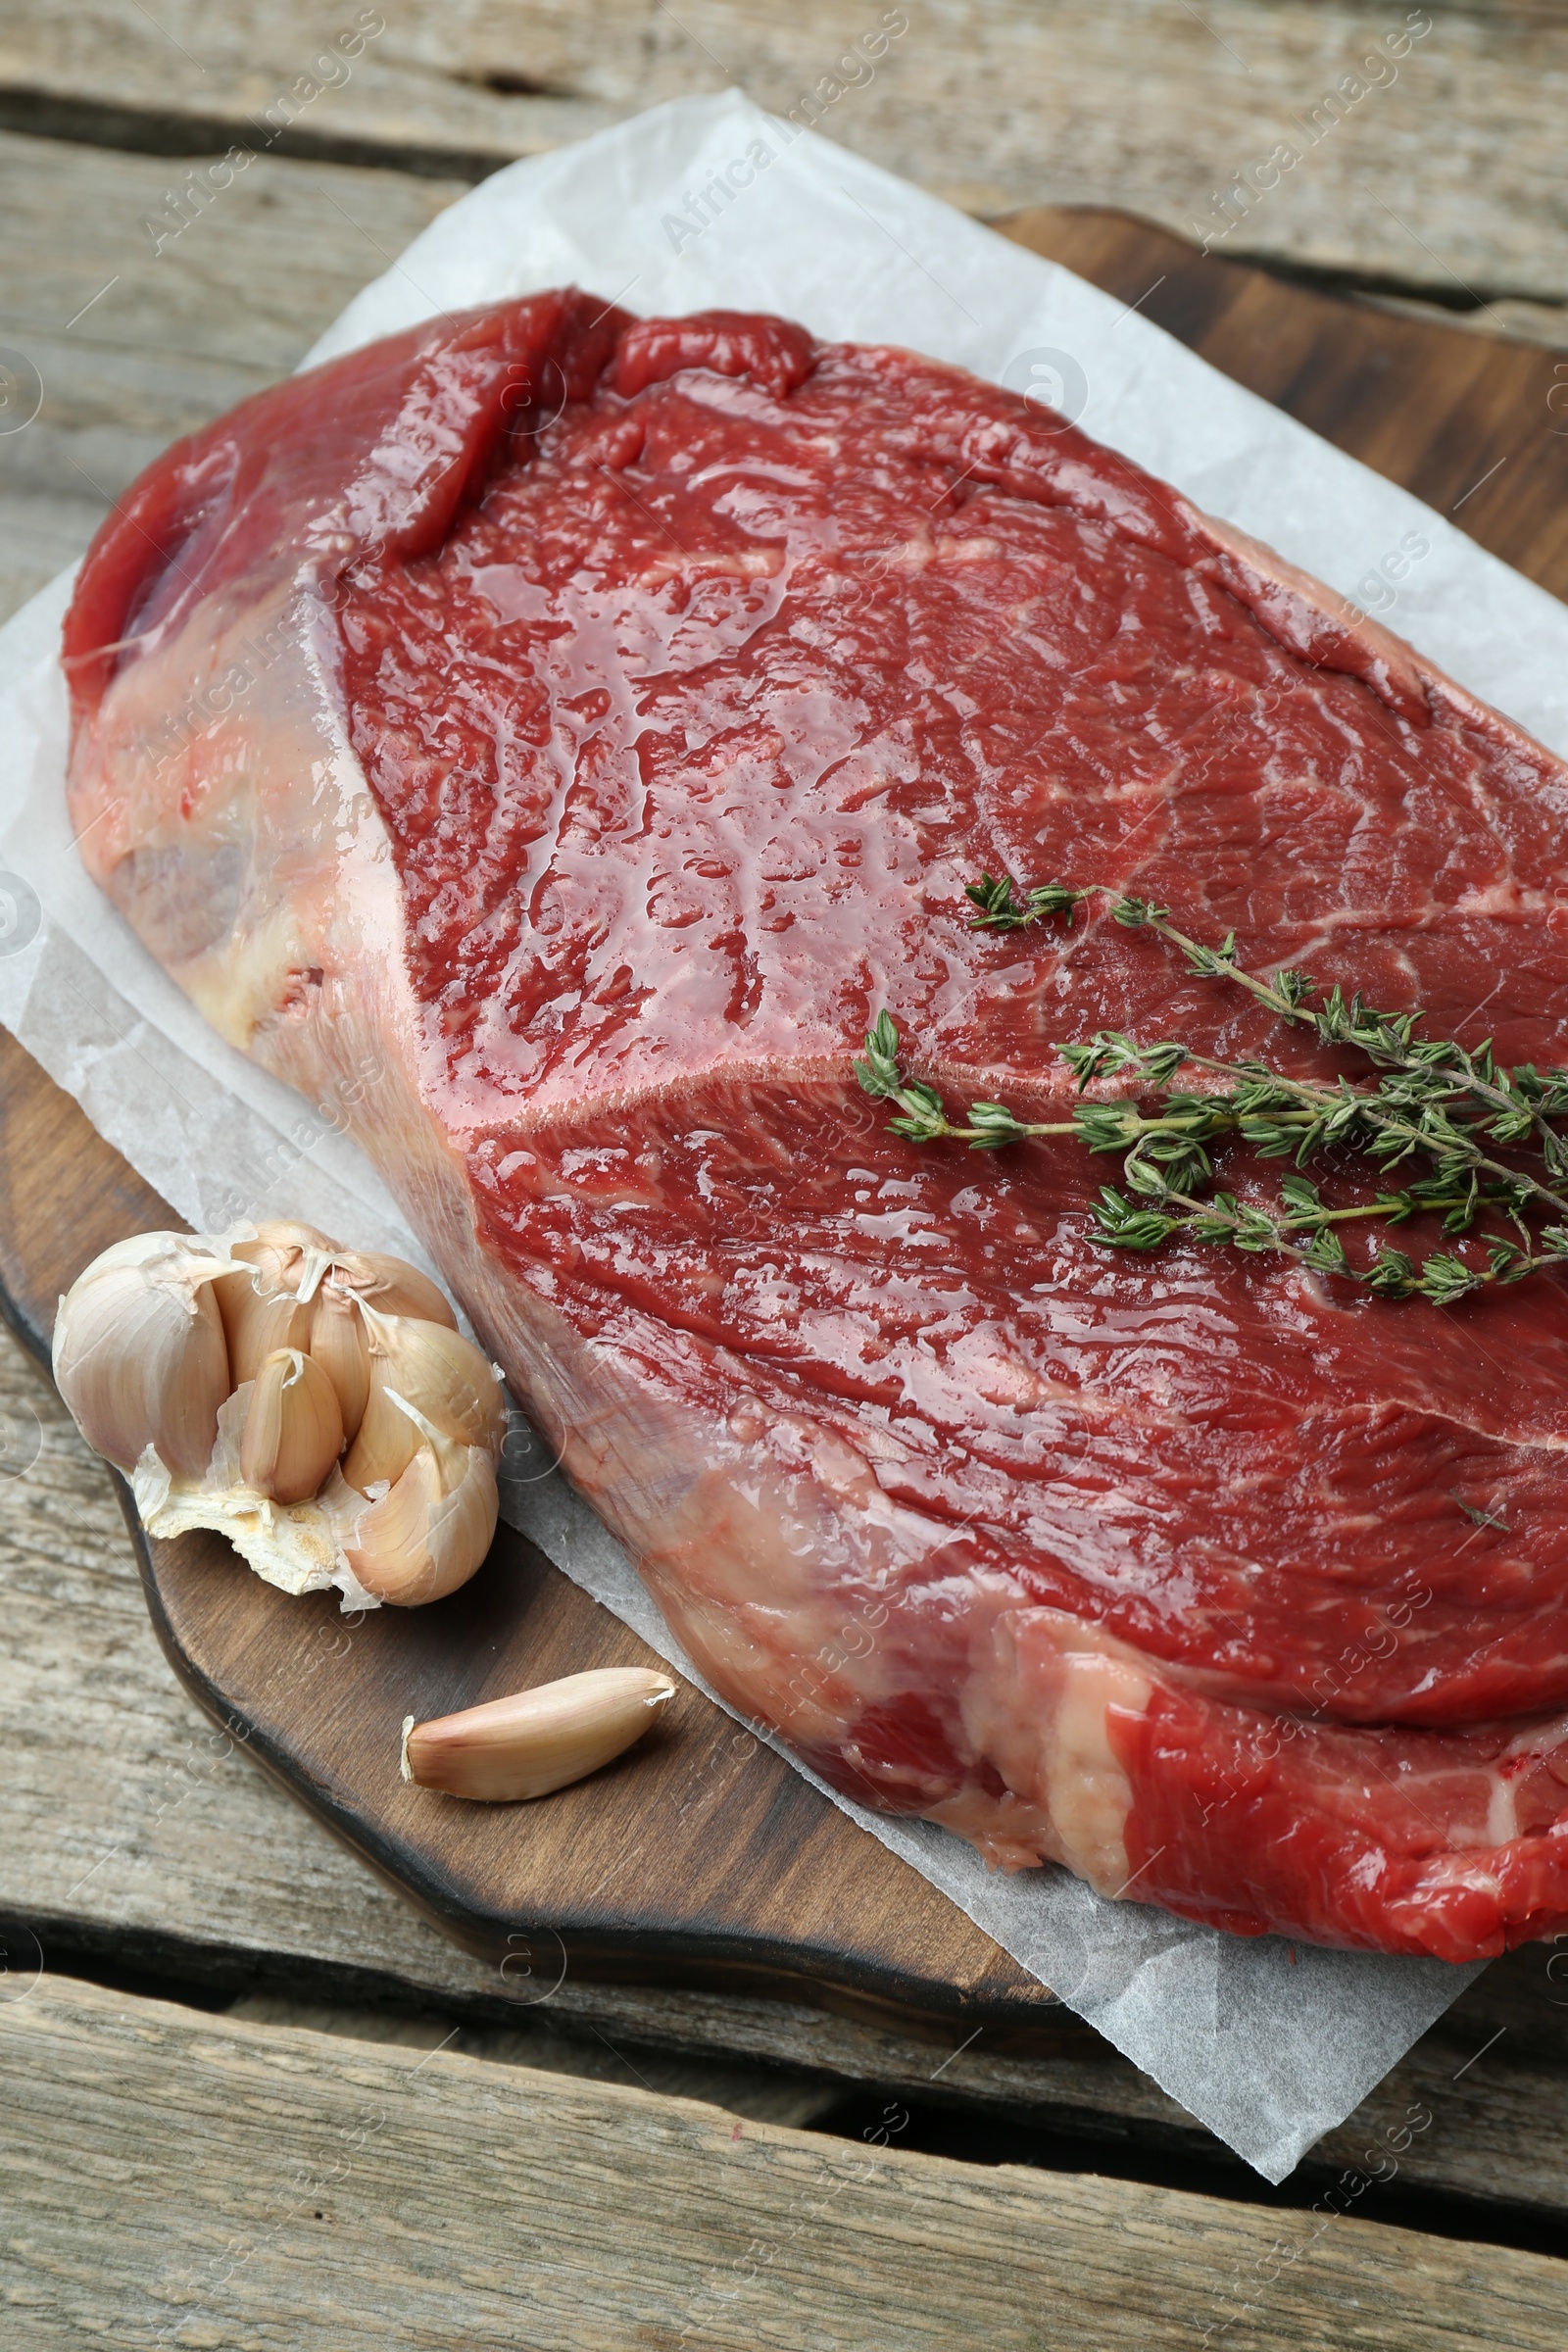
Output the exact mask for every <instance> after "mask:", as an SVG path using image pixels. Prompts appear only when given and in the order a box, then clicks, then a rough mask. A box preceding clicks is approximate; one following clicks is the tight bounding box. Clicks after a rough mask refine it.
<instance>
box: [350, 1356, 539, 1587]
mask: <svg viewBox="0 0 1568 2352" xmlns="http://www.w3.org/2000/svg"><path fill="white" fill-rule="evenodd" d="M371 1399H372V1407H373V1400H374V1391H373V1389H372V1391H371ZM367 1418H368V1415H367ZM410 1426H411V1427H413V1424H412V1423H411V1424H410ZM345 1476H347V1472H346V1471H345ZM349 1483H350V1485H351V1486H352V1485H353V1484H354V1483H355V1482H354V1481H353V1480H352V1479H350V1481H349ZM500 1507H501V1498H500V1496H499V1495H498V1494H497V1492H496V1474H495V1467H494V1465H493V1463H492V1462H491V1459H490V1456H489V1455H488V1454H487V1453H486V1452H485V1451H484V1450H483V1448H482V1447H480V1446H446V1445H444V1444H442V1445H441V1446H439V1453H438V1448H437V1446H433V1445H431V1444H430V1443H429V1442H428V1441H427V1442H425V1443H424V1444H422V1445H420V1446H419V1448H418V1451H417V1453H416V1454H415V1456H414V1459H413V1460H412V1461H411V1462H410V1463H409V1465H408V1468H407V1469H406V1470H405V1471H404V1472H403V1474H402V1476H401V1477H400V1478H399V1479H398V1480H397V1481H396V1483H395V1484H394V1486H393V1487H392V1490H391V1492H390V1494H388V1495H383V1496H382V1498H381V1500H380V1501H379V1502H373V1503H371V1504H370V1506H369V1507H368V1510H365V1511H362V1512H361V1513H360V1515H359V1518H358V1520H357V1521H356V1522H355V1526H354V1529H353V1533H352V1534H351V1536H350V1537H349V1538H348V1540H347V1541H346V1542H345V1544H344V1546H343V1550H344V1556H345V1557H346V1559H347V1560H348V1563H349V1566H350V1567H351V1568H352V1569H353V1571H354V1573H355V1575H356V1576H357V1577H358V1578H359V1580H360V1582H361V1584H362V1585H363V1586H364V1587H365V1589H366V1591H367V1592H368V1593H374V1595H375V1597H376V1599H377V1600H386V1601H391V1602H393V1603H394V1605H395V1606H397V1607H399V1608H416V1607H417V1606H418V1605H419V1604H420V1603H421V1602H423V1601H427V1600H440V1599H441V1598H442V1596H443V1594H445V1593H455V1592H456V1591H457V1589H458V1587H459V1585H465V1584H466V1583H467V1581H468V1579H469V1577H470V1576H471V1575H472V1574H473V1572H474V1570H475V1569H476V1568H477V1567H478V1565H479V1563H480V1561H481V1560H482V1559H483V1558H484V1556H485V1553H486V1552H487V1551H488V1550H489V1548H490V1545H491V1542H492V1540H493V1539H494V1536H495V1532H496V1519H497V1517H498V1515H499V1513H500Z"/></svg>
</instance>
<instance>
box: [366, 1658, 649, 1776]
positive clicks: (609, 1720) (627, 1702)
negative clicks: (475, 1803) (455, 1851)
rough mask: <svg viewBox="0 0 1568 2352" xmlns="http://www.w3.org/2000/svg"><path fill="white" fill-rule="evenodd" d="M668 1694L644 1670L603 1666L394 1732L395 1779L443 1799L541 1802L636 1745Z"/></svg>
mask: <svg viewBox="0 0 1568 2352" xmlns="http://www.w3.org/2000/svg"><path fill="white" fill-rule="evenodd" d="M674 1695H675V1685H674V1681H673V1679H672V1677H671V1676H669V1675H667V1674H662V1673H660V1672H658V1671H656V1670H655V1669H653V1668H651V1667H647V1666H602V1667H597V1668H595V1669H594V1670H593V1671H592V1672H590V1673H588V1674H568V1675H567V1676H566V1677H565V1678H564V1681H562V1682H559V1683H545V1684H544V1685H543V1686H542V1687H541V1688H540V1689H539V1690H537V1691H518V1692H517V1693H516V1695H515V1697H512V1698H494V1699H491V1700H490V1701H489V1702H488V1703H487V1704H486V1705H484V1706H482V1707H468V1708H466V1710H465V1712H464V1713H463V1714H461V1715H444V1716H442V1717H441V1718H440V1720H439V1721H438V1722H435V1723H420V1724H417V1723H416V1722H415V1721H414V1718H413V1717H412V1716H410V1718H409V1720H408V1722H407V1723H406V1724H405V1725H404V1727H403V1778H404V1779H405V1780H406V1781H413V1782H415V1783H416V1784H417V1786H418V1787H419V1788H421V1789H445V1790H446V1792H447V1794H448V1795H449V1796H470V1797H478V1798H481V1799H483V1800H485V1801H486V1802H489V1803H493V1804H494V1803H506V1802H508V1801H509V1800H511V1799H514V1798H517V1797H526V1796H548V1795H549V1794H550V1792H551V1790H552V1789H564V1788H565V1787H566V1786H567V1784H568V1783H569V1782H571V1781H580V1780H582V1779H583V1778H584V1777H585V1776H586V1775H587V1774H588V1773H590V1772H597V1771H598V1770H599V1768H600V1766H601V1765H602V1764H608V1763H609V1762H610V1761H611V1759H612V1758H613V1757H614V1756H618V1755H620V1754H622V1753H623V1751H624V1750H625V1749H626V1748H628V1747H630V1746H631V1744H632V1742H633V1741H634V1740H640V1739H641V1738H642V1736H643V1734H644V1733H645V1732H646V1731H647V1730H648V1729H649V1727H650V1725H652V1724H653V1723H654V1722H655V1721H656V1720H657V1719H658V1717H659V1716H660V1715H662V1713H663V1711H664V1709H665V1707H666V1706H668V1704H669V1702H670V1700H671V1699H672V1698H673V1697H674Z"/></svg>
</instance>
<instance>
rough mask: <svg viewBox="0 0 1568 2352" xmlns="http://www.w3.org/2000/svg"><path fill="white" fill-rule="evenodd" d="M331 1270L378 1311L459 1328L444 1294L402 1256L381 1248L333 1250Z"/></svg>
mask: <svg viewBox="0 0 1568 2352" xmlns="http://www.w3.org/2000/svg"><path fill="white" fill-rule="evenodd" d="M333 1273H334V1276H335V1279H336V1280H337V1281H339V1282H341V1283H342V1284H343V1286H344V1288H345V1289H347V1290H351V1291H354V1292H355V1293H357V1294H358V1296H359V1297H361V1298H362V1299H364V1300H365V1303H366V1305H367V1306H371V1307H373V1308H374V1309H375V1311H376V1313H377V1314H380V1315H417V1317H418V1318H419V1320H420V1321H421V1322H423V1323H444V1324H445V1325H446V1327H447V1329H448V1330H449V1331H456V1330H457V1328H458V1318H457V1316H456V1315H455V1314H454V1313H453V1311H452V1307H451V1304H450V1302H449V1301H448V1299H447V1298H446V1296H445V1294H444V1293H443V1292H441V1291H439V1290H437V1288H436V1286H435V1284H434V1283H433V1282H432V1281H431V1280H430V1277H429V1276H428V1275H427V1274H421V1273H420V1272H419V1269H418V1267H417V1266H411V1265H409V1264H408V1263H407V1262H406V1261H405V1260H404V1259H403V1258H401V1257H389V1256H388V1255H387V1254H386V1252H385V1251H384V1250H339V1251H337V1252H336V1253H335V1262H334V1266H333Z"/></svg>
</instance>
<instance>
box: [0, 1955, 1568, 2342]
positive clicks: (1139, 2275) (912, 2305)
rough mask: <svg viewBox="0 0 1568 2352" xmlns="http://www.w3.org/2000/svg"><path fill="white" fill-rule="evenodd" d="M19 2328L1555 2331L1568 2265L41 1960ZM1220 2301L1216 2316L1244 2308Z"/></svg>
mask: <svg viewBox="0 0 1568 2352" xmlns="http://www.w3.org/2000/svg"><path fill="white" fill-rule="evenodd" d="M0 2053H3V2056H0V2064H3V2067H4V2073H5V2079H6V2085H7V2097H6V2100H5V2102H4V2104H3V2107H0V2169H3V2171H4V2175H5V2178H6V2181H7V2203H8V2213H7V2224H8V2227H7V2231H6V2239H5V2242H4V2243H3V2244H0V2291H3V2292H4V2293H5V2294H6V2296H7V2298H8V2300H9V2303H10V2306H11V2311H12V2315H13V2317H12V2320H11V2322H10V2325H11V2327H13V2328H15V2329H18V2330H21V2331H25V2332H24V2333H23V2339H22V2340H24V2341H25V2344H26V2346H27V2352H53V2348H54V2347H56V2346H63V2345H72V2346H76V2345H79V2344H81V2343H83V2342H91V2341H104V2340H108V2341H113V2342H114V2343H115V2344H117V2345H122V2346H124V2347H127V2348H130V2347H140V2346H149V2345H154V2344H169V2345H185V2346H209V2347H229V2346H241V2345H243V2346H245V2347H246V2348H247V2352H315V2348H316V2347H318V2346H319V2347H323V2348H325V2347H329V2348H330V2352H356V2348H357V2347H361V2346H363V2347H365V2352H386V2348H387V2347H389V2346H393V2347H398V2348H399V2352H402V2348H404V2347H408V2348H410V2352H412V2348H413V2347H416V2346H417V2347H430V2348H431V2352H438V2348H439V2352H448V2348H449V2347H451V2346H453V2345H455V2344H462V2345H464V2346H472V2347H475V2348H476V2352H477V2347H480V2346H483V2347H498V2348H499V2347H502V2346H517V2347H519V2348H521V2352H634V2348H635V2352H650V2348H651V2347H672V2346H675V2345H678V2344H688V2345H696V2346H701V2347H703V2348H704V2352H731V2348H734V2352H755V2348H757V2347H774V2346H776V2347H778V2348H779V2352H818V2348H820V2352H887V2347H888V2346H890V2345H894V2344H896V2345H897V2346H898V2347H899V2348H900V2352H920V2348H922V2347H925V2346H930V2347H932V2348H933V2352H949V2348H951V2347H975V2348H976V2352H978V2348H979V2347H981V2346H984V2347H986V2348H987V2352H1003V2348H1005V2347H1014V2348H1017V2352H1045V2347H1048V2346H1049V2347H1050V2348H1051V2352H1122V2348H1125V2352H1152V2348H1153V2352H1161V2348H1163V2347H1174V2346H1180V2345H1188V2344H1191V2343H1192V2342H1194V2341H1195V2339H1201V2334H1202V2330H1203V2328H1204V2327H1205V2326H1207V2327H1212V2328H1213V2329H1214V2330H1215V2331H1217V2330H1218V2329H1219V2328H1220V2327H1221V2326H1222V2325H1223V2326H1225V2334H1224V2341H1225V2343H1226V2344H1227V2346H1228V2347H1230V2348H1231V2352H1262V2347H1265V2346H1266V2347H1268V2348H1269V2352H1297V2348H1298V2347H1301V2348H1305V2347H1314V2348H1315V2347H1329V2346H1334V2347H1338V2348H1341V2352H1343V2347H1346V2346H1349V2345H1368V2346H1371V2345H1377V2346H1395V2347H1397V2348H1398V2352H1460V2347H1464V2348H1466V2352H1490V2348H1493V2347H1495V2348H1496V2352H1560V2346H1561V2342H1562V2313H1563V2308H1564V2303H1563V2298H1564V2292H1565V2288H1568V2270H1565V2268H1564V2266H1563V2265H1561V2264H1559V2263H1556V2262H1552V2261H1550V2260H1547V2259H1545V2258H1544V2257H1541V2256H1538V2255H1531V2254H1520V2253H1499V2252H1497V2251H1495V2249H1492V2248H1488V2247H1483V2246H1477V2245H1473V2244H1465V2243H1458V2244H1455V2243H1450V2242H1446V2241H1445V2240H1443V2239H1439V2238H1433V2237H1424V2236H1420V2235H1417V2234H1415V2233H1414V2232H1407V2231H1394V2230H1384V2229H1377V2228H1375V2227H1374V2226H1372V2225H1369V2224H1367V2223H1365V2222H1363V2221H1361V2220H1359V2219H1356V2218H1348V2219H1343V2218H1338V2217H1337V2216H1333V2215H1329V2214H1326V2213H1325V2214H1318V2215H1313V2214H1306V2213H1281V2212H1275V2213H1264V2212H1259V2211H1256V2210H1253V2209H1250V2208H1248V2207H1245V2206H1238V2205H1233V2204H1222V2203H1218V2202H1214V2201H1210V2200H1208V2199H1205V2198H1201V2197H1196V2196H1191V2195H1186V2194H1182V2193H1180V2192H1177V2191H1174V2190H1170V2189H1154V2188H1148V2187H1143V2186H1130V2185H1128V2184H1125V2183H1122V2182H1117V2181H1110V2180H1096V2179H1094V2178H1091V2177H1085V2176H1080V2175H1074V2174H1061V2173H1055V2174H1042V2173H1036V2172H1029V2171H1024V2170H1021V2169H1018V2168H1015V2167H1010V2166H1000V2167H997V2168H995V2169H989V2168H978V2167H974V2166H964V2165H956V2164H951V2163H945V2162H942V2161H941V2160H939V2159H934V2158H931V2157H925V2156H916V2155H905V2154H901V2153H900V2152H898V2148H897V2137H898V2133H899V2131H900V2130H901V2128H902V2126H901V2122H900V2117H901V2114H902V2112H903V2111H902V2109H901V2107H900V2105H899V2103H898V2102H897V2101H896V2100H890V2101H889V2102H887V2109H886V2120H885V2124H884V2125H882V2126H880V2127H878V2128H877V2129H878V2131H886V2133H887V2135H888V2139H889V2142H890V2144H888V2145H885V2146H884V2145H879V2144H877V2143H876V2142H875V2141H874V2140H873V2141H872V2142H871V2143H869V2144H861V2145H859V2146H855V2145H853V2144H852V2145H846V2144H845V2143H844V2142H842V2141H833V2140H829V2139H823V2138H811V2137H809V2136H807V2135H805V2134H803V2133H800V2132H797V2131H782V2130H777V2129H774V2128H770V2127H769V2126H767V2125H766V2124H759V2123H743V2122H736V2121H732V2120H731V2119H730V2118H729V2117H728V2116H724V2117H720V2116H718V2115H717V2114H715V2112H714V2110H713V2109H711V2108H710V2107H705V2106H699V2105H694V2104H690V2103H687V2102H684V2101H675V2100H669V2099H662V2098H656V2097H653V2096H650V2095H649V2094H648V2093H646V2092H644V2091H641V2090H639V2089H637V2088H636V2087H629V2088H627V2089H619V2088H617V2087H614V2086H613V2085H610V2084H604V2083H588V2082H569V2081H567V2080H565V2079H564V2078H563V2077H560V2076H554V2075H545V2074H539V2073H532V2072H528V2071H525V2070H521V2069H514V2068H505V2069H504V2068H499V2067H490V2066H486V2065H485V2064H484V2063H483V2062H481V2061H479V2060H476V2059H473V2058H469V2057H466V2056H464V2055H463V2054H461V2053H459V2052H457V2051H455V2050H439V2049H432V2050H429V2051H425V2052H422V2053H421V2052H418V2051H417V2050H413V2049H409V2048H404V2047H400V2046H397V2045H388V2044H382V2045H379V2046H377V2045H372V2044H369V2043H363V2042H362V2043H355V2044H346V2043H344V2042H343V2041H341V2040H339V2039H335V2038H331V2037H328V2036H326V2035H320V2034H313V2033H309V2032H301V2031H297V2030H293V2031H290V2030H286V2029H280V2028H277V2027H269V2026H265V2025H259V2024H251V2023H239V2022H236V2021H233V2020H229V2019H213V2018H207V2017H202V2016H199V2015H196V2014H193V2013H192V2012H190V2011H185V2010H179V2009H175V2008H172V2007H170V2006H167V2005H165V2004H162V2003H158V2002H154V2001H145V2000H136V1999H131V1998H129V1997H127V1996H126V1995H123V1994H112V1993H105V1992H101V1991H99V1990H97V1989H96V1988H94V1987H91V1986H87V1985H73V1984H69V1983H66V1982H63V1981H60V1980H50V1979H48V1978H45V1979H44V1980H43V1981H42V1982H41V1983H40V1984H38V1985H36V1986H35V1988H34V1989H33V1990H32V1991H31V1993H30V1994H29V1995H28V1996H27V1997H26V1998H25V1999H22V2000H19V2001H13V2002H10V2003H5V2004H0ZM1226 2323H1228V2325H1226Z"/></svg>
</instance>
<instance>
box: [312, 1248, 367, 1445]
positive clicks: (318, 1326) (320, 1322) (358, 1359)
mask: <svg viewBox="0 0 1568 2352" xmlns="http://www.w3.org/2000/svg"><path fill="white" fill-rule="evenodd" d="M311 1354H312V1355H313V1356H314V1358H315V1359H316V1361H317V1363H319V1365H320V1367H321V1369H322V1371H323V1372H324V1373H325V1374H326V1376H327V1378H328V1380H329V1381H330V1382H331V1383H332V1386H333V1388H334V1389H336V1391H337V1400H338V1403H339V1404H340V1405H341V1407H342V1409H343V1435H344V1437H345V1438H346V1439H348V1440H349V1442H350V1444H352V1443H353V1441H354V1439H355V1437H356V1436H357V1434H358V1432H359V1427H360V1423H361V1422H362V1421H363V1420H364V1418H365V1407H366V1404H367V1402H368V1398H369V1394H370V1355H369V1349H368V1346H367V1344H366V1338H365V1325H364V1323H363V1322H362V1320H361V1317H360V1310H359V1308H358V1307H357V1306H356V1305H355V1303H354V1300H353V1299H352V1298H350V1296H349V1294H348V1293H347V1292H346V1291H340V1290H339V1289H338V1288H337V1287H336V1285H335V1284H334V1283H332V1282H330V1281H327V1282H323V1283H322V1285H321V1287H320V1289H319V1291H318V1292H317V1294H316V1301H315V1305H314V1307H313V1308H312V1313H311Z"/></svg>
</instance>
